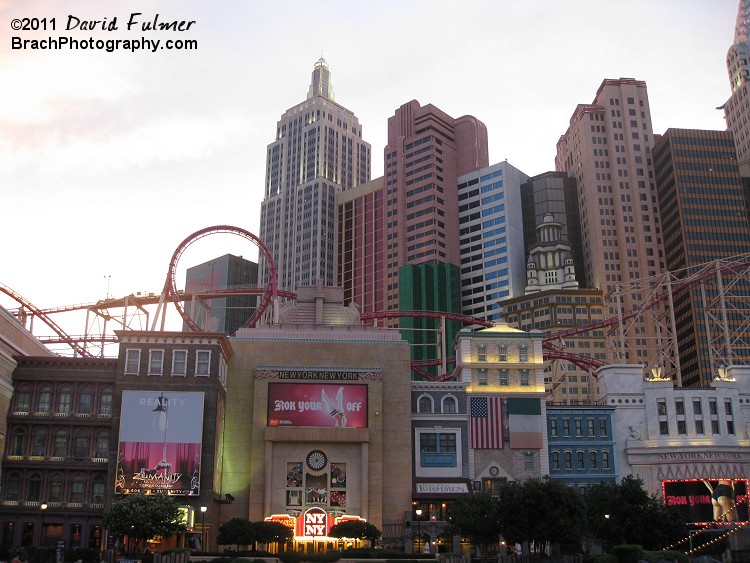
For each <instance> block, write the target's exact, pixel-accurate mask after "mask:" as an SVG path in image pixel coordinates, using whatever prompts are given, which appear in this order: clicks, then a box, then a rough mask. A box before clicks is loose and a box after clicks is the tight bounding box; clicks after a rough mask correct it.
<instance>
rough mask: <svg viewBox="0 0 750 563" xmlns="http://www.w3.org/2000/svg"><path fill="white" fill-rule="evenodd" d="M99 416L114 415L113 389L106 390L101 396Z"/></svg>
mask: <svg viewBox="0 0 750 563" xmlns="http://www.w3.org/2000/svg"><path fill="white" fill-rule="evenodd" d="M99 414H112V389H104V390H103V391H102V394H101V395H99Z"/></svg>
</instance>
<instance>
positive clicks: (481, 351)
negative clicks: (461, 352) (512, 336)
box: [477, 344, 487, 362]
mask: <svg viewBox="0 0 750 563" xmlns="http://www.w3.org/2000/svg"><path fill="white" fill-rule="evenodd" d="M477 361H478V362H486V361H487V346H485V345H484V344H478V345H477Z"/></svg>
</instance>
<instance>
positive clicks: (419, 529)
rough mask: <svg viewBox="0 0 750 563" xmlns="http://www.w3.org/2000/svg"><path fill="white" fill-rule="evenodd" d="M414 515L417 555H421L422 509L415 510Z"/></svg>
mask: <svg viewBox="0 0 750 563" xmlns="http://www.w3.org/2000/svg"><path fill="white" fill-rule="evenodd" d="M414 514H416V515H417V553H422V509H421V508H417V509H416V510H415V511H414Z"/></svg>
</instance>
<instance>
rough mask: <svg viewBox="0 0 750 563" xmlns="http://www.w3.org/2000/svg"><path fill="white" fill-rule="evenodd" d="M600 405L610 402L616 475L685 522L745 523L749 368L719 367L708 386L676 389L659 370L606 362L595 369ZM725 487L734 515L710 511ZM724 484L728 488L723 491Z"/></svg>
mask: <svg viewBox="0 0 750 563" xmlns="http://www.w3.org/2000/svg"><path fill="white" fill-rule="evenodd" d="M598 376H599V385H600V391H601V393H600V402H601V404H603V405H606V406H609V407H614V415H613V416H614V419H613V431H614V443H615V447H616V453H615V457H616V459H617V461H616V463H617V473H618V475H620V476H625V475H633V476H636V477H638V478H640V479H642V480H643V482H644V488H645V489H646V490H647V491H649V492H650V493H653V494H657V495H659V496H661V497H662V498H664V500H665V502H666V503H667V504H668V505H672V506H676V507H678V508H679V509H680V510H682V511H683V516H684V518H685V521H686V522H691V523H697V524H701V523H702V524H704V525H708V524H718V525H721V524H726V523H727V522H732V521H740V522H742V521H747V520H748V513H747V503H746V502H742V499H746V498H747V493H748V488H747V487H748V480H747V476H748V471H749V470H750V371H749V370H748V367H747V366H729V367H728V368H726V369H724V368H722V370H721V372H720V373H718V374H717V375H716V376H715V378H714V380H713V381H712V382H711V384H710V385H708V386H702V387H677V386H675V385H674V382H673V381H672V380H671V379H670V378H668V377H662V376H661V373H660V372H659V370H658V369H654V370H652V372H651V373H649V374H647V376H646V377H644V370H643V367H642V366H637V365H609V366H605V367H603V368H600V369H599V370H598ZM719 484H723V485H726V486H727V487H728V492H730V493H731V495H732V496H733V499H736V501H737V509H738V512H739V514H735V515H731V517H729V518H728V516H730V515H728V514H726V513H723V511H719V510H715V509H714V506H713V504H714V499H716V496H715V492H716V488H717V486H718V485H719ZM730 489H731V490H730Z"/></svg>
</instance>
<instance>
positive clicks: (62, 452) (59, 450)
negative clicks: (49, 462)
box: [52, 430, 68, 457]
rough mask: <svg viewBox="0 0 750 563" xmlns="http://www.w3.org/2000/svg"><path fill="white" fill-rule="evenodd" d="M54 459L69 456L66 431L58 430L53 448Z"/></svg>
mask: <svg viewBox="0 0 750 563" xmlns="http://www.w3.org/2000/svg"><path fill="white" fill-rule="evenodd" d="M52 455H53V456H54V457H65V456H66V455H68V433H67V432H66V431H65V430H58V431H57V433H56V434H55V445H54V447H53V448H52Z"/></svg>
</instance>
